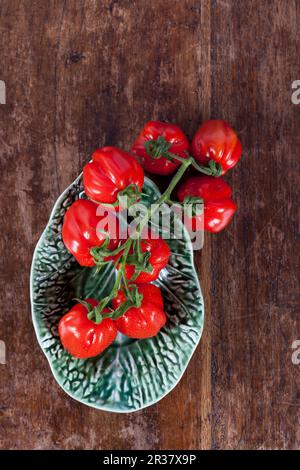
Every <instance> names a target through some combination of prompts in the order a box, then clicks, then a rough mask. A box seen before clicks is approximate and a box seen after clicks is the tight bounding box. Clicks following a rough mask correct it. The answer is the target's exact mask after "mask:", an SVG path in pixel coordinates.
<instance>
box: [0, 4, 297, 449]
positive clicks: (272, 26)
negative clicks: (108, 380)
mask: <svg viewBox="0 0 300 470" xmlns="http://www.w3.org/2000/svg"><path fill="white" fill-rule="evenodd" d="M0 18H1V22H0V44H1V50H2V53H1V56H0V79H1V80H4V81H5V83H6V86H7V104H6V105H0V119H1V127H0V178H1V184H0V192H1V199H0V220H1V222H2V231H1V238H0V248H1V272H0V286H1V293H2V307H1V316H0V339H1V340H4V341H5V342H6V345H7V364H6V365H5V366H4V365H0V382H1V389H0V447H1V448H10V449H13V448H17V449H26V448H27V449H46V448H47V449H48V448H49V449H210V448H217V449H224V448H233V449H248V448H257V449H266V448H268V449H269V448H278V449H293V448H298V449H299V448H300V431H299V429H300V428H299V424H300V413H299V409H300V390H299V366H296V365H294V364H293V363H292V361H291V354H292V350H291V345H292V343H293V341H295V340H297V339H300V331H299V327H300V322H299V255H298V251H299V245H297V242H298V243H299V238H297V237H299V235H298V233H299V232H298V221H299V209H298V201H299V190H298V189H299V148H300V133H299V122H300V121H299V117H300V116H299V112H300V105H299V106H296V105H293V104H292V103H291V83H292V82H293V81H294V80H296V79H300V56H299V34H298V30H299V27H298V25H299V22H300V9H299V2H298V1H297V0H274V1H273V2H269V1H267V0H248V1H245V0H243V1H242V0H202V1H199V0H198V1H197V0H153V1H152V2H146V1H143V0H135V1H132V0H120V1H114V0H110V1H108V0H103V1H96V0H88V1H84V0H76V1H75V0H66V1H63V0H51V1H48V0H40V1H35V0H32V1H31V2H27V1H25V0H21V1H19V0H18V1H17V0H0ZM209 117H213V118H224V119H227V120H228V121H229V122H231V123H232V125H233V126H234V127H235V128H237V129H238V130H239V131H240V132H241V139H242V142H243V146H244V157H243V160H242V162H241V163H240V164H239V165H238V166H237V167H236V168H235V169H234V171H232V173H230V174H228V178H227V179H228V181H229V182H230V183H231V184H232V186H233V190H234V194H235V197H236V200H237V202H238V205H239V212H238V213H237V215H236V217H235V219H234V221H233V223H232V224H231V225H230V228H228V230H226V231H225V232H223V233H221V234H219V235H218V236H214V237H212V236H207V237H206V241H205V247H204V249H203V250H202V252H201V253H197V254H196V265H197V268H198V272H199V277H200V281H201V285H202V288H203V291H204V296H205V301H206V303H205V305H206V323H205V331H204V334H203V337H202V340H201V344H200V346H199V347H198V349H197V351H196V353H195V355H194V356H193V359H192V361H191V363H190V365H189V368H188V370H187V371H186V373H185V375H184V377H183V379H182V381H181V382H180V384H179V385H178V386H177V387H176V389H175V390H174V391H173V392H172V393H171V394H170V395H168V396H167V397H166V398H164V399H163V400H162V401H161V402H160V403H158V404H157V405H155V406H152V407H150V408H147V409H145V410H142V411H140V412H137V413H134V414H131V415H117V414H108V413H104V412H100V411H96V410H93V409H89V408H87V407H84V406H82V405H80V404H79V403H76V402H75V401H73V400H72V399H71V398H69V397H67V396H66V395H65V394H64V392H63V391H62V390H61V389H60V388H59V387H58V386H57V384H56V383H55V381H54V378H53V377H52V375H51V372H50V369H49V367H48V365H47V362H46V359H45V357H44V356H43V355H42V353H41V351H40V349H39V347H38V344H37V341H36V338H35V334H34V331H33V327H32V323H31V317H30V305H29V269H30V263H31V258H32V253H33V249H34V246H35V244H36V242H37V240H38V238H39V236H40V234H41V231H42V229H43V227H44V226H45V224H46V222H47V220H48V216H49V213H50V211H51V208H52V206H53V203H54V202H55V200H56V198H57V197H58V195H59V194H60V193H61V192H62V190H63V189H64V188H65V187H66V186H68V185H69V184H70V182H71V181H72V180H73V179H74V178H75V177H76V176H77V175H78V173H79V172H80V171H81V168H82V165H83V164H84V163H86V162H87V161H88V159H89V155H90V153H91V152H92V150H93V149H95V148H97V147H99V146H102V145H104V144H112V145H120V146H123V147H124V148H128V147H129V145H130V143H131V142H132V140H133V138H134V136H135V135H136V133H137V132H138V131H139V129H140V127H141V126H142V124H143V123H144V122H146V121H147V120H149V119H150V118H155V119H156V118H158V119H161V120H169V121H171V122H177V123H178V124H180V125H181V126H182V127H183V128H184V130H185V131H186V132H187V134H188V135H189V136H192V134H193V132H194V131H195V129H196V127H197V125H198V123H199V122H200V121H202V120H204V119H206V118H209Z"/></svg>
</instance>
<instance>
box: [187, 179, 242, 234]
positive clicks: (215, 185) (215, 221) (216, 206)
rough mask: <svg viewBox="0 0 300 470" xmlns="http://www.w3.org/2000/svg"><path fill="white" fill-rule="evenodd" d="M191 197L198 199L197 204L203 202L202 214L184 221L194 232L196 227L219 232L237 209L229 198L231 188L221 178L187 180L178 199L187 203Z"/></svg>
mask: <svg viewBox="0 0 300 470" xmlns="http://www.w3.org/2000/svg"><path fill="white" fill-rule="evenodd" d="M191 196H192V197H195V198H199V202H200V200H203V203H204V212H202V213H200V214H198V215H194V216H192V217H190V218H189V217H188V218H187V220H186V222H187V224H188V228H190V229H192V230H194V231H195V230H196V228H197V226H198V227H201V226H203V228H204V230H207V231H208V232H214V233H215V232H220V231H221V230H223V229H224V228H225V227H226V226H227V225H228V224H229V222H230V220H231V219H232V216H233V214H234V213H235V211H236V209H237V205H236V203H235V202H234V201H233V200H232V197H231V196H232V191H231V188H230V186H229V184H228V183H226V181H225V180H224V179H223V178H213V177H211V176H195V177H191V178H189V179H188V180H186V181H185V182H184V183H183V184H182V186H181V187H180V188H179V190H178V199H179V201H181V202H187V203H188V202H189V201H190V198H191ZM197 222H198V223H197Z"/></svg>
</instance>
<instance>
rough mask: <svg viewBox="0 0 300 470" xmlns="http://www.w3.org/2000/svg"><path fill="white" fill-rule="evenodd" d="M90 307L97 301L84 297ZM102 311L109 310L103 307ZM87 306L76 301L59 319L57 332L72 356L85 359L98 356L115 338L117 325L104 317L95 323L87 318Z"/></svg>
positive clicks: (95, 304)
mask: <svg viewBox="0 0 300 470" xmlns="http://www.w3.org/2000/svg"><path fill="white" fill-rule="evenodd" d="M85 302H87V303H89V304H90V305H91V307H96V306H97V304H98V302H97V301H96V300H94V299H86V300H85ZM103 312H104V313H108V312H109V310H108V309H107V308H105V309H104V310H103ZM87 315H88V310H87V308H86V307H85V306H84V305H82V304H80V303H78V304H76V305H74V307H72V308H71V310H70V311H69V312H68V313H66V314H65V315H64V316H63V317H62V318H61V319H60V321H59V324H58V332H59V336H60V340H61V342H62V345H63V347H64V348H65V349H66V350H67V351H68V352H69V353H70V354H71V355H72V356H74V357H77V358H79V359H86V358H88V357H94V356H98V355H99V354H100V353H102V352H103V351H104V350H105V349H106V348H107V347H108V346H109V345H110V344H111V343H112V342H113V341H114V340H115V338H116V336H117V327H116V324H115V322H114V321H113V320H111V319H110V318H104V319H103V320H102V321H101V323H99V324H96V323H94V322H93V321H92V320H89V319H88V316H87Z"/></svg>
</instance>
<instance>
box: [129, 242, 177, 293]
mask: <svg viewBox="0 0 300 470" xmlns="http://www.w3.org/2000/svg"><path fill="white" fill-rule="evenodd" d="M141 250H142V252H143V253H146V252H150V253H151V256H150V258H149V263H150V264H151V266H152V270H151V272H141V273H140V274H139V275H138V277H137V278H136V279H135V280H134V282H135V283H137V284H139V283H144V282H152V281H155V279H157V278H158V276H159V273H160V271H161V270H162V269H163V268H164V267H165V266H166V265H167V264H168V261H169V258H170V255H171V251H170V248H169V246H168V244H167V242H166V241H165V240H163V239H162V238H158V239H155V238H153V239H152V238H149V239H145V240H141ZM134 272H135V267H134V266H133V265H130V264H126V265H125V273H126V277H127V279H129V280H130V279H131V277H132V276H133V274H134Z"/></svg>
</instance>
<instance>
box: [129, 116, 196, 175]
mask: <svg viewBox="0 0 300 470" xmlns="http://www.w3.org/2000/svg"><path fill="white" fill-rule="evenodd" d="M159 136H162V137H164V138H165V139H166V140H167V141H168V142H170V143H172V145H171V147H170V148H169V151H170V152H171V153H174V154H175V155H178V156H179V157H181V158H186V157H187V153H186V152H188V151H189V148H190V144H189V141H188V139H187V137H186V135H185V134H184V133H183V131H182V130H181V129H180V127H178V126H176V125H175V124H168V123H165V122H159V121H149V122H148V123H147V124H146V125H145V127H144V128H143V129H142V131H141V133H140V134H139V136H138V137H137V138H136V140H135V142H134V144H133V145H132V147H131V151H132V153H134V154H136V155H137V156H138V157H139V160H140V162H141V164H142V165H143V167H144V168H145V170H147V171H148V172H149V173H155V174H158V175H170V174H171V173H174V171H175V170H176V168H178V166H179V165H180V162H175V161H173V162H172V161H170V160H167V159H166V158H164V157H160V158H157V159H154V158H152V157H150V155H148V154H147V152H146V149H145V142H147V141H149V140H156V139H157V138H158V137H159Z"/></svg>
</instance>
